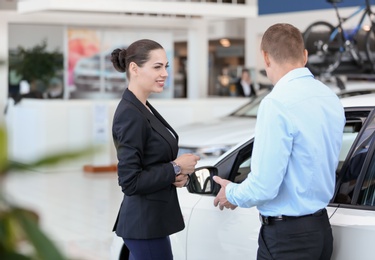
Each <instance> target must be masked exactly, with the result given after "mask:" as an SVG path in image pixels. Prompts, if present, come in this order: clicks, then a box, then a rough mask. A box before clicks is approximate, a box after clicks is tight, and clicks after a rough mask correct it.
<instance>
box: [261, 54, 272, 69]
mask: <svg viewBox="0 0 375 260" xmlns="http://www.w3.org/2000/svg"><path fill="white" fill-rule="evenodd" d="M262 56H263V60H264V64H265V65H266V67H269V66H270V64H271V61H270V57H269V56H268V52H265V51H263V50H262Z"/></svg>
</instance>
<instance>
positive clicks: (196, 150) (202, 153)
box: [178, 145, 232, 159]
mask: <svg viewBox="0 0 375 260" xmlns="http://www.w3.org/2000/svg"><path fill="white" fill-rule="evenodd" d="M231 147H232V146H231V145H215V146H208V147H180V148H179V150H178V155H182V154H185V153H193V154H196V155H198V156H199V157H201V159H204V158H212V157H219V156H220V155H222V154H224V153H225V152H226V151H228V150H229V149H230V148H231Z"/></svg>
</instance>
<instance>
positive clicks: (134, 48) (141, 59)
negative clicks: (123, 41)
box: [111, 39, 163, 79]
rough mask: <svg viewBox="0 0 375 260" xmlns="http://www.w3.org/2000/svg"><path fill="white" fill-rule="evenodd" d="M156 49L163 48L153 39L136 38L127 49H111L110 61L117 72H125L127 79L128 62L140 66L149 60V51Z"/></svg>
mask: <svg viewBox="0 0 375 260" xmlns="http://www.w3.org/2000/svg"><path fill="white" fill-rule="evenodd" d="M157 49H163V47H162V46H161V45H160V44H159V43H157V42H155V41H153V40H148V39H142V40H138V41H135V42H133V43H132V44H130V45H129V47H128V48H127V49H115V50H113V52H112V54H111V61H112V64H113V66H114V67H115V69H116V70H117V71H119V72H126V77H127V78H128V79H129V71H128V68H129V64H130V63H131V62H134V63H135V64H137V65H138V66H139V67H142V66H143V64H145V63H146V62H147V61H148V60H149V58H150V51H153V50H157Z"/></svg>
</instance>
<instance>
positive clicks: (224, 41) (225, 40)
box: [220, 38, 230, 47]
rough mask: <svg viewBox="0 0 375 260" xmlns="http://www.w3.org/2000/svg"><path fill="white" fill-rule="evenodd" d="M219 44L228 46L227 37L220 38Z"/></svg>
mask: <svg viewBox="0 0 375 260" xmlns="http://www.w3.org/2000/svg"><path fill="white" fill-rule="evenodd" d="M220 44H221V46H223V47H229V46H230V41H229V39H225V38H223V39H221V40H220Z"/></svg>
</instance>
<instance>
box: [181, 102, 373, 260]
mask: <svg viewBox="0 0 375 260" xmlns="http://www.w3.org/2000/svg"><path fill="white" fill-rule="evenodd" d="M373 114H374V113H373V112H371V109H362V110H359V109H356V110H349V109H348V110H346V117H347V125H346V126H345V129H344V132H345V133H344V142H343V147H342V149H341V153H340V163H339V165H338V169H337V179H338V187H337V191H336V193H335V198H336V197H337V198H339V197H340V196H341V194H340V192H338V191H339V190H340V186H341V185H344V182H343V179H342V177H341V176H342V174H343V172H345V171H346V169H349V166H350V165H351V164H349V163H348V162H347V161H348V160H349V159H350V158H351V157H353V156H354V155H355V154H357V153H360V150H358V149H360V148H358V146H356V145H355V144H360V143H361V142H363V140H364V139H365V138H364V137H365V135H368V133H369V132H371V125H372V124H369V123H367V122H370V121H368V120H367V117H369V118H370V115H371V117H373ZM366 129H368V130H367V131H366ZM370 143H371V145H372V146H371V147H372V148H371V149H372V150H371V154H373V153H374V152H373V150H374V148H373V146H374V144H373V143H374V142H373V140H372V141H371V142H370ZM252 148H253V139H251V140H249V141H247V142H246V143H244V144H243V145H241V146H239V147H238V148H237V149H235V150H234V151H232V152H231V153H230V154H227V156H225V157H224V158H223V159H222V160H220V161H219V162H218V163H217V164H216V165H215V166H216V168H217V171H218V175H219V176H220V177H222V178H225V179H228V180H231V181H233V182H236V183H241V182H242V181H243V180H244V179H246V177H247V175H248V173H249V172H250V171H251V153H252ZM355 148H356V149H355ZM356 151H357V152H356ZM369 151H370V150H369ZM369 151H368V152H367V153H366V155H367V156H366V158H368V156H370V152H369ZM348 158H349V159H348ZM366 160H367V161H365V163H364V165H368V166H366V167H365V168H361V169H362V171H363V172H364V171H365V169H369V171H370V172H371V173H372V175H375V173H374V172H373V171H374V169H375V166H371V167H373V168H371V167H370V165H371V164H370V162H369V159H366ZM357 163H358V162H357ZM359 163H361V162H359ZM373 164H375V162H374V163H373ZM371 169H372V170H371ZM361 174H362V175H363V174H364V175H366V174H365V173H361ZM362 175H359V176H362ZM368 178H370V176H369V177H368ZM374 178H375V176H374ZM362 179H363V180H365V177H363V178H362ZM341 183H342V184H341ZM362 183H365V182H363V181H362ZM374 183H375V182H374ZM364 185H365V184H364ZM364 185H362V186H361V185H360V184H359V183H358V188H357V189H356V190H355V193H354V194H355V196H356V197H354V199H353V200H351V201H350V203H345V204H343V203H336V202H335V198H334V199H333V201H332V203H331V204H330V205H329V207H327V210H328V214H329V216H330V217H331V221H332V223H333V232H334V235H335V249H334V250H335V251H334V255H333V259H340V260H345V259H362V258H356V257H354V258H353V257H349V256H350V255H353V253H352V254H347V253H346V252H343V253H342V252H341V250H343V247H345V251H350V250H352V251H354V252H355V254H358V253H359V252H360V251H358V250H357V248H354V249H353V246H354V244H355V243H358V242H356V241H360V240H356V239H357V238H356V237H357V236H358V235H360V234H361V232H363V231H362V229H366V226H368V227H371V226H372V227H371V229H370V230H369V231H366V232H365V233H367V235H366V236H365V237H366V239H367V238H369V236H370V234H371V233H372V234H374V230H373V227H374V226H375V225H374V224H375V223H373V222H375V211H372V208H371V207H372V206H368V205H366V206H364V205H356V202H355V201H359V200H361V201H367V200H371V199H372V197H371V194H373V193H374V192H373V191H371V190H368V192H367V193H366V195H365V193H364V192H362V194H361V195H359V193H360V189H361V187H363V188H365V186H364ZM366 185H368V183H367V184H366ZM342 187H344V186H342ZM366 187H367V186H366ZM374 196H375V195H374ZM213 200H214V196H213V195H201V198H200V200H199V201H197V203H196V204H195V206H194V208H193V210H192V211H191V214H190V218H189V223H188V225H187V230H186V232H187V244H186V246H187V248H186V259H187V260H199V259H202V260H206V259H215V260H221V259H222V260H224V259H225V260H226V259H236V260H242V259H244V260H245V259H247V260H248V259H256V252H257V248H258V242H257V240H258V232H259V228H260V222H259V217H258V216H259V213H258V210H257V209H256V208H255V207H253V208H250V209H243V208H236V209H235V210H227V209H225V210H223V211H220V210H219V209H218V208H215V207H214V206H213ZM343 205H344V206H343ZM182 207H183V205H182ZM363 207H366V209H364V208H363ZM369 207H370V208H371V209H369ZM352 211H353V212H352ZM366 216H369V218H368V219H367V220H366V221H364V219H366ZM362 219H363V220H362ZM350 221H351V222H350ZM358 221H362V224H363V225H362V224H359V222H358ZM350 223H351V224H350ZM361 225H362V226H361ZM348 227H349V228H348ZM353 227H355V228H353ZM343 236H349V237H350V238H346V237H344V238H343ZM367 241H368V242H367V244H365V245H366V246H368V244H369V243H370V241H373V239H372V240H371V239H368V240H367ZM350 243H351V244H350ZM349 244H350V245H351V247H350V246H349ZM367 250H371V247H370V246H368V247H367Z"/></svg>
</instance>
